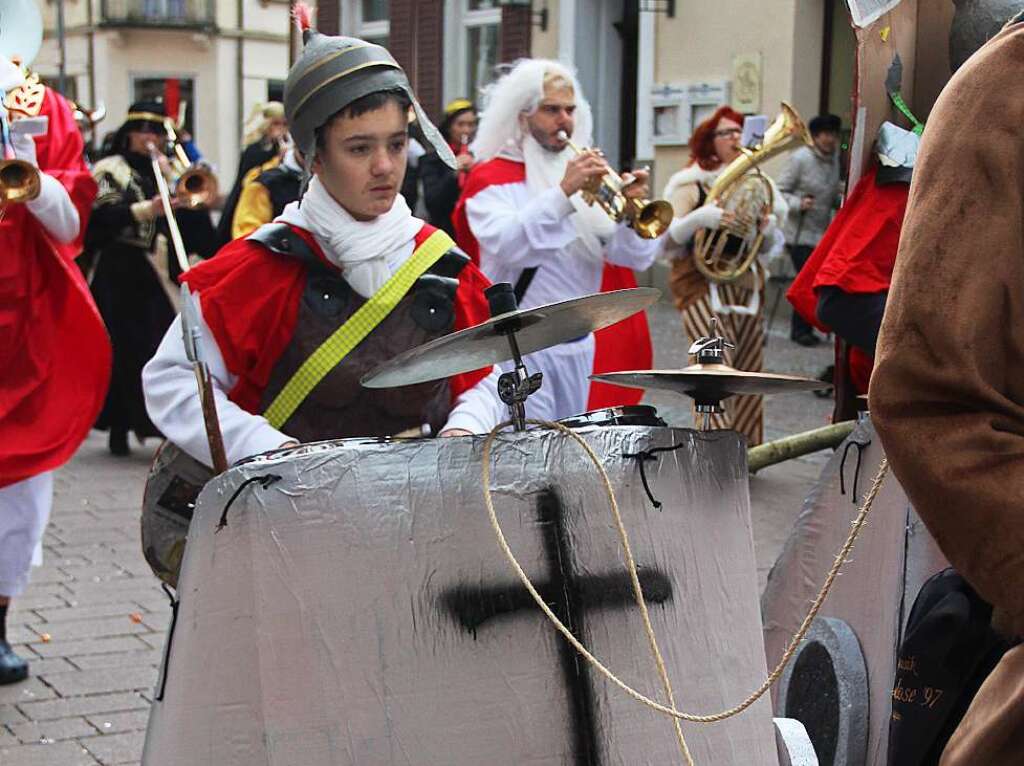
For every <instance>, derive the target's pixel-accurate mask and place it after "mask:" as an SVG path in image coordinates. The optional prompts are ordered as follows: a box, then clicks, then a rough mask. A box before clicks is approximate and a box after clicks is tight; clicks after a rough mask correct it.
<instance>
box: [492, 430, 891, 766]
mask: <svg viewBox="0 0 1024 766" xmlns="http://www.w3.org/2000/svg"><path fill="white" fill-rule="evenodd" d="M527 422H528V423H530V424H533V425H539V426H543V427H545V428H551V429H554V430H556V431H560V432H562V433H564V434H566V435H568V436H569V437H571V438H572V439H574V440H575V441H576V442H577V443H578V444H579V445H580V446H581V447H582V448H583V450H584V452H586V453H587V456H588V457H589V458H590V460H591V462H592V463H593V464H594V466H595V467H596V468H597V471H598V473H599V474H600V476H601V481H602V483H603V484H604V488H605V492H606V493H607V495H608V500H609V503H610V505H611V511H612V516H613V517H614V519H615V524H616V526H617V527H618V532H619V540H620V542H621V543H622V549H623V553H624V555H625V558H626V564H627V566H628V568H629V575H630V580H631V581H632V584H633V595H634V598H635V599H636V602H637V606H638V607H639V609H640V613H641V616H642V618H643V623H644V630H645V631H646V633H647V641H648V643H649V644H650V647H651V652H652V654H653V655H654V659H655V664H656V665H657V667H658V675H659V676H660V678H661V682H662V686H663V687H664V688H665V693H666V694H667V695H668V700H669V705H668V706H665V705H662V704H661V703H659V702H656V701H655V700H652V699H650V698H649V697H646V696H645V695H643V694H641V693H640V692H638V691H637V690H636V689H634V688H633V687H631V686H629V685H628V684H627V683H625V682H624V681H622V680H621V679H620V678H619V677H618V676H616V675H615V674H614V673H612V671H610V670H609V669H608V668H607V667H605V666H604V665H603V664H602V663H601V662H600V660H598V659H597V658H596V657H595V656H594V655H593V654H591V653H590V652H589V651H588V650H587V648H586V647H585V646H583V644H582V643H580V641H579V640H578V639H577V638H576V637H575V636H574V635H573V634H572V632H571V631H570V630H569V629H568V628H567V627H566V626H565V625H564V624H563V623H562V621H561V620H559V619H558V617H557V616H556V615H555V613H554V612H553V611H552V610H551V608H550V607H549V606H548V605H547V603H545V601H544V599H543V598H542V597H541V595H540V594H539V593H538V592H537V589H536V588H534V586H533V583H531V582H530V578H529V576H528V575H527V574H526V572H524V571H523V568H522V567H521V566H520V565H519V562H518V561H517V560H516V557H515V554H514V553H512V549H511V548H510V547H509V544H508V541H507V540H506V539H505V535H504V533H503V532H502V529H501V524H500V523H499V522H498V515H497V513H496V512H495V510H494V502H493V499H492V498H491V448H492V446H493V444H494V440H495V438H496V437H497V435H498V433H499V432H500V431H501V430H502V429H504V428H506V427H508V426H509V425H510V423H509V422H505V423H500V424H498V425H497V426H495V427H494V428H493V429H492V430H491V432H490V433H489V434H488V435H487V438H486V439H485V440H484V447H483V467H482V479H483V489H484V505H485V506H486V507H487V513H488V515H489V516H490V520H491V527H492V529H493V530H494V533H495V536H496V537H497V538H498V546H499V547H500V548H501V550H502V552H503V553H504V554H505V558H506V559H508V562H509V564H510V565H511V566H512V569H513V570H514V571H515V573H516V575H517V576H518V577H519V580H520V581H521V582H522V583H523V586H524V587H525V588H526V590H527V592H528V593H529V594H530V596H531V597H532V598H533V600H534V601H535V602H536V604H537V606H538V608H540V610H541V611H542V612H543V613H544V614H545V615H546V616H547V618H548V619H549V620H550V621H551V623H552V624H553V625H554V626H555V628H556V629H557V630H558V632H559V633H561V634H562V635H563V636H564V637H565V639H566V640H567V641H568V642H569V643H570V644H571V645H572V647H573V648H574V649H576V651H577V652H579V653H580V655H582V656H583V657H584V659H586V660H587V662H589V663H590V664H591V666H593V667H594V669H595V670H597V671H598V672H599V673H600V674H601V675H603V676H604V677H605V678H606V679H607V680H608V681H610V682H611V683H613V684H614V685H616V686H618V687H619V688H620V689H621V690H622V691H624V692H625V693H626V694H628V695H629V696H630V697H632V698H633V699H635V700H636V701H637V702H640V703H642V704H644V705H646V706H647V707H649V708H651V709H652V710H655V711H657V712H659V713H662V714H663V715H667V716H669V717H671V718H673V719H675V727H676V736H677V739H678V741H679V745H680V750H681V752H682V754H683V758H684V759H685V761H686V763H687V764H688V766H693V758H692V757H691V755H690V753H689V750H688V748H687V746H686V741H685V739H684V738H683V734H682V730H681V728H680V726H679V721H680V720H683V721H690V722H692V723H715V722H717V721H723V720H725V719H726V718H731V717H733V716H735V715H738V714H739V713H742V712H743V711H744V710H746V709H747V708H748V707H750V706H751V705H753V704H754V703H755V702H757V700H758V699H760V698H761V697H762V696H763V695H764V693H765V692H766V691H768V690H769V689H770V688H771V687H772V685H773V684H774V683H775V682H776V681H778V679H779V677H780V676H781V675H782V671H783V669H784V668H785V666H786V664H787V663H788V662H789V661H790V660H791V659H792V657H793V654H794V653H795V652H796V649H797V647H798V646H799V645H800V642H801V641H802V640H803V638H804V636H805V635H806V634H807V631H808V630H809V629H810V627H811V623H813V622H814V618H815V617H816V616H817V614H818V612H819V610H820V609H821V606H822V604H823V603H824V602H825V599H826V598H827V597H828V594H829V592H830V591H831V590H832V585H833V584H834V582H835V579H836V576H837V575H838V574H839V570H840V568H841V567H842V566H843V564H844V563H846V560H847V558H849V555H850V551H851V550H852V548H853V545H854V542H856V540H857V537H858V536H859V535H860V532H861V530H862V529H863V528H864V524H865V522H866V521H867V517H868V513H869V512H870V511H871V506H872V504H873V503H874V501H875V498H876V497H877V496H878V492H879V490H880V489H881V487H882V482H883V481H884V479H885V476H886V474H887V473H888V470H889V461H888V459H886V458H883V459H882V462H881V464H880V465H879V467H878V473H877V474H876V475H875V479H874V481H873V482H872V484H871V489H870V490H868V493H867V495H866V496H865V498H864V503H863V504H862V505H861V507H860V510H859V512H858V513H857V516H856V518H855V519H854V521H853V525H852V529H851V530H850V534H849V536H848V537H847V538H846V542H844V543H843V546H842V547H841V548H840V550H839V553H838V554H837V555H836V558H835V561H834V562H833V564H832V567H831V569H830V570H829V572H828V576H827V577H826V578H825V583H824V584H823V585H822V587H821V590H820V591H819V592H818V595H817V597H816V598H815V599H814V602H813V603H812V604H811V607H810V609H809V610H808V611H807V615H806V616H805V617H804V620H803V622H802V623H801V624H800V628H799V629H798V630H797V632H796V634H795V635H794V636H793V638H792V639H791V640H790V642H789V644H788V646H787V647H786V651H785V652H784V653H783V655H782V659H780V660H779V663H778V664H777V665H776V666H775V669H774V670H773V671H772V672H771V673H769V674H768V677H767V678H766V679H765V681H764V683H763V684H761V686H760V687H759V688H758V689H756V690H755V691H754V692H752V693H751V694H750V695H749V696H748V697H747V698H746V699H745V700H743V701H742V702H741V703H739V704H738V705H736V706H734V707H731V708H729V709H728V710H723V711H721V712H719V713H713V714H709V715H698V714H694V713H684V712H682V711H680V710H677V709H676V706H675V701H674V697H673V694H672V687H671V682H670V681H669V678H668V672H667V670H666V668H665V663H664V660H663V659H662V656H661V652H660V651H659V650H658V642H657V639H656V638H655V636H654V629H653V627H652V626H651V621H650V616H649V615H648V612H647V604H646V603H645V601H644V597H643V591H642V590H641V588H640V580H639V578H638V576H637V571H636V562H635V561H634V559H633V552H632V548H631V547H630V545H629V538H628V535H627V534H626V528H625V525H624V524H623V522H622V515H621V514H620V513H619V506H618V502H617V501H616V499H615V492H614V490H613V489H612V485H611V480H610V479H609V478H608V473H607V472H606V471H605V470H604V467H603V466H602V465H601V462H600V460H599V458H598V457H597V454H596V453H595V452H594V450H593V449H592V448H591V446H590V445H589V444H587V443H586V442H585V441H584V440H583V438H582V437H580V436H579V434H577V433H576V432H575V431H573V430H571V429H569V428H567V427H566V426H564V425H562V424H561V423H552V422H549V421H544V420H528V421H527Z"/></svg>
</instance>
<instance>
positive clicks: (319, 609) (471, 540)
mask: <svg viewBox="0 0 1024 766" xmlns="http://www.w3.org/2000/svg"><path fill="white" fill-rule="evenodd" d="M579 436H580V437H581V438H582V439H584V440H585V442H586V443H587V445H588V446H589V447H590V448H591V449H593V450H594V451H595V453H596V454H597V455H598V456H599V459H600V460H601V461H602V464H603V465H604V467H605V469H606V471H607V473H608V476H609V480H610V482H611V484H612V486H613V487H614V488H615V492H616V497H617V500H618V503H619V507H620V510H621V513H622V517H623V522H624V524H625V525H626V527H627V529H628V530H629V532H630V537H631V543H632V548H633V553H634V555H635V557H636V561H637V565H638V572H639V574H640V581H641V585H642V588H643V591H644V594H645V598H646V601H647V603H648V604H649V608H650V617H651V620H652V623H653V626H654V630H655V632H656V634H657V636H658V638H659V642H660V644H661V650H662V654H663V656H664V658H665V661H666V663H667V665H668V673H669V676H670V677H671V679H672V681H673V682H674V685H675V688H676V690H677V695H678V699H679V700H680V704H681V705H684V706H685V707H686V708H687V709H689V710H696V711H699V712H709V711H714V710H721V709H724V708H726V707H730V706H732V705H733V704H735V703H736V702H738V701H739V700H741V699H742V698H743V697H745V696H746V695H747V694H748V693H749V691H750V690H751V689H753V688H756V687H757V686H758V685H759V684H760V683H761V681H762V680H763V679H764V677H765V674H766V672H767V671H766V667H765V659H764V645H763V641H762V638H761V621H760V611H759V605H758V593H757V573H756V565H755V560H754V553H753V544H752V540H751V537H750V512H749V505H748V493H747V476H746V470H745V461H744V457H745V448H744V445H743V443H742V440H741V438H740V437H739V436H738V435H737V434H735V433H732V432H715V433H700V432H696V431H691V430H683V429H671V428H665V427H662V426H635V425H626V426H618V427H615V428H585V429H583V430H581V431H580V432H579ZM482 444H483V439H482V438H481V437H460V438H450V439H416V440H410V441H389V442H378V441H368V440H345V441H339V442H330V443H324V444H322V445H303V446H302V447H297V448H294V449H291V450H283V451H279V452H277V453H271V454H266V455H262V456H259V457H256V458H254V459H252V460H249V461H247V462H246V463H244V464H241V465H237V466H235V467H233V468H231V469H230V470H228V471H227V472H226V473H224V474H222V475H220V476H218V477H216V478H214V479H213V480H212V481H210V482H209V484H208V485H207V486H206V487H205V488H204V489H203V491H202V493H201V494H200V495H199V499H198V502H197V503H196V505H195V508H194V513H193V517H192V524H191V529H190V531H189V539H188V546H187V547H186V548H185V552H184V559H183V561H182V566H181V582H180V588H179V589H178V594H179V597H180V601H179V604H178V609H177V619H176V621H175V622H174V624H172V625H171V627H170V628H169V633H168V636H167V640H166V647H167V654H166V656H165V660H164V665H163V669H162V677H163V678H164V681H165V683H162V684H161V687H160V690H159V694H158V695H157V699H156V700H155V701H154V704H153V707H152V712H151V714H150V719H149V728H148V731H147V735H146V746H145V753H144V757H143V762H144V763H146V764H147V766H186V765H187V766H243V765H244V766H284V765H286V764H289V765H290V764H303V766H341V765H342V764H350V765H355V764H359V765H360V766H437V765H438V764H445V765H446V766H477V765H478V764H497V763H501V764H525V763H533V764H541V763H544V764H552V763H559V764H561V763H590V764H604V765H606V766H611V765H612V764H636V763H678V762H680V754H679V749H678V746H677V743H676V740H675V735H674V732H673V726H672V723H671V722H670V721H669V720H668V719H666V718H665V717H663V716H661V715H659V714H657V713H655V712H653V711H651V710H649V709H648V708H645V707H643V706H640V705H639V704H638V703H636V702H635V701H633V700H632V699H630V698H629V697H627V696H626V695H624V694H623V693H622V692H620V691H619V690H618V689H616V688H615V687H613V686H612V685H611V684H610V683H607V682H606V681H605V680H603V678H602V677H601V676H600V675H598V673H597V671H596V670H594V669H592V668H591V667H590V666H589V665H588V664H587V663H585V662H583V661H581V660H580V659H579V658H578V656H577V655H576V653H575V651H574V650H573V649H572V648H571V647H570V646H569V644H568V643H567V642H566V641H565V640H564V639H563V638H562V637H561V636H560V635H558V634H557V633H556V632H555V630H554V629H553V628H552V626H551V625H550V624H549V623H548V621H547V618H546V617H545V616H544V614H543V612H541V611H540V609H539V608H537V606H536V604H535V603H534V602H533V600H532V598H531V597H530V596H529V594H528V593H527V591H526V590H525V588H524V587H523V585H522V583H521V582H520V581H519V580H518V579H517V577H516V575H515V573H514V571H513V570H512V568H511V566H510V565H509V563H508V562H507V561H506V559H505V558H504V556H503V554H502V553H501V550H500V549H499V547H498V544H497V540H496V536H495V533H494V530H493V529H492V527H491V522H490V519H489V516H488V513H487V511H486V508H485V506H484V503H483V494H482V491H481V470H482V462H481V461H482ZM656 449H674V451H673V452H671V453H666V452H659V453H657V454H656V455H655V456H654V457H652V459H651V460H649V461H647V462H646V468H647V475H648V478H649V480H650V483H651V487H652V490H653V492H654V493H655V494H656V495H657V496H658V498H659V499H660V500H661V501H662V502H663V507H662V509H661V510H660V511H659V510H655V508H654V507H653V506H652V505H651V503H650V501H649V500H648V497H647V494H646V493H645V492H644V489H643V486H642V484H641V481H640V475H639V470H638V467H637V460H636V459H634V458H632V457H626V455H629V454H637V453H643V452H645V451H651V450H656ZM666 455H668V457H666ZM491 471H492V473H491V486H492V488H493V502H494V506H495V510H496V513H497V515H498V519H499V521H500V523H501V525H502V527H503V530H504V534H505V536H506V537H507V539H508V542H509V545H510V546H511V548H512V549H513V550H514V551H515V554H516V556H517V558H518V559H519V562H520V564H521V565H522V567H523V568H524V570H525V571H526V573H527V574H528V575H529V577H530V579H531V581H532V582H533V584H534V585H535V586H536V587H537V588H538V589H539V590H540V592H541V595H542V597H543V598H544V600H545V602H547V603H549V604H551V605H552V607H551V608H552V609H554V610H555V611H556V613H558V614H559V616H560V617H561V618H562V619H563V621H564V622H566V623H567V624H571V625H572V626H573V629H574V630H575V631H576V634H577V635H578V636H579V637H580V638H581V639H582V640H583V641H584V643H586V644H587V645H588V646H589V647H590V648H591V649H592V650H593V651H594V652H595V654H596V655H597V656H598V657H599V658H600V659H601V660H602V661H603V662H605V663H607V664H608V666H609V667H611V668H612V670H613V671H615V672H616V673H617V674H619V675H620V676H621V677H622V678H623V679H625V680H626V681H627V682H628V683H629V684H631V685H632V686H634V687H636V688H637V689H638V690H640V691H641V692H642V693H644V694H646V695H648V696H651V697H653V698H657V699H664V692H663V691H662V690H661V688H660V684H659V682H658V675H657V672H656V670H655V664H654V660H653V658H652V657H651V655H650V653H649V650H648V648H647V646H646V639H645V634H644V628H643V624H642V619H641V616H640V610H639V609H638V608H637V605H636V603H635V602H634V600H633V596H632V590H631V584H630V581H629V576H628V573H627V571H626V569H625V567H624V564H623V562H622V552H621V546H620V543H619V539H618V533H617V531H616V527H615V524H614V522H613V519H612V516H611V512H610V510H609V503H608V498H607V495H606V494H605V491H604V488H603V484H602V482H601V479H600V477H599V475H598V474H597V473H596V472H595V469H594V466H593V464H592V463H591V462H590V460H589V459H588V457H587V456H586V454H585V453H584V451H583V450H582V448H581V446H580V445H579V444H578V443H577V442H576V441H575V440H574V439H573V438H572V436H571V435H569V434H566V433H562V432H557V431H553V430H548V429H531V430H528V431H525V432H515V433H513V432H503V433H501V434H500V435H499V436H497V437H496V439H495V442H494V449H493V453H492V457H491ZM271 477H274V480H273V482H270V481H269V479H270V478H271ZM231 498H234V500H233V502H232V503H231V505H230V508H229V509H228V510H227V513H226V515H225V504H226V503H227V501H228V500H229V499H231ZM222 517H225V518H226V526H224V527H223V528H221V529H220V530H219V531H216V532H215V530H216V529H217V527H218V525H219V523H220V521H221V520H222ZM723 562H728V565H727V566H726V565H723ZM722 594H728V598H723V597H722ZM726 639H728V640H726ZM684 730H685V731H686V735H687V739H688V743H689V745H690V749H691V751H692V753H693V755H694V757H695V758H696V760H697V762H698V763H715V764H718V765H719V766H729V765H730V764H735V765H737V766H738V765H739V764H744V765H745V764H750V763H757V764H766V765H768V766H773V765H774V764H776V763H777V760H776V744H775V734H774V731H773V725H772V716H771V709H770V704H769V701H768V699H767V698H764V699H762V700H760V701H759V702H758V703H756V704H755V705H754V706H753V707H751V708H750V709H749V710H747V711H746V712H745V713H744V714H743V715H741V716H738V717H736V718H732V719H729V720H728V721H725V722H723V723H721V724H717V725H715V726H701V727H695V726H684Z"/></svg>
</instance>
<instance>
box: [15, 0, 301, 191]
mask: <svg viewBox="0 0 1024 766" xmlns="http://www.w3.org/2000/svg"><path fill="white" fill-rule="evenodd" d="M63 2H64V29H65V43H64V72H65V80H64V82H65V88H64V92H65V95H67V96H68V97H69V98H72V99H74V100H75V101H78V102H79V103H81V104H84V105H85V106H87V107H90V108H92V107H95V106H97V105H99V104H103V105H104V106H105V107H106V109H107V117H106V119H105V120H104V121H103V122H101V123H99V125H98V126H97V134H98V136H97V138H96V141H97V143H98V142H99V141H100V140H101V138H102V136H103V135H104V134H106V133H108V132H110V131H113V130H116V129H117V127H118V126H119V125H120V124H121V122H122V121H123V120H124V117H125V114H126V113H127V111H128V107H129V105H130V104H131V103H132V102H133V101H135V100H137V99H140V98H152V97H156V96H159V97H162V98H164V100H165V103H167V104H168V106H169V107H170V109H171V111H175V112H176V111H177V109H176V108H175V104H177V105H178V107H179V108H181V109H182V110H183V111H182V113H183V114H184V118H185V126H186V128H187V129H188V130H189V132H191V134H192V135H193V137H194V139H195V141H196V143H197V145H198V146H199V148H200V150H201V151H202V152H203V154H204V156H205V157H206V159H208V160H209V161H210V162H212V163H213V165H214V166H215V168H216V169H217V171H218V175H219V176H220V178H221V181H222V185H224V184H227V185H229V184H230V183H231V181H232V180H233V179H234V174H235V170H236V167H237V163H238V157H239V148H240V147H239V144H240V142H241V138H242V124H243V122H244V121H245V118H246V117H247V116H248V115H249V113H250V111H251V110H252V108H253V107H254V106H255V105H256V104H257V103H259V102H263V101H266V100H268V99H280V98H281V94H282V92H283V88H284V79H285V77H286V75H287V72H288V64H289V37H290V33H289V26H290V22H289V7H288V3H287V2H280V1H279V0H63ZM40 7H41V10H42V12H43V19H44V28H45V31H44V41H43V48H42V50H41V51H40V53H39V56H38V57H37V59H36V61H35V62H34V64H33V68H34V69H35V70H36V71H38V72H39V73H40V74H41V75H42V76H43V77H44V78H46V80H47V81H48V82H49V83H50V84H53V85H56V84H57V82H58V76H59V71H60V58H61V53H60V46H59V42H58V39H57V34H56V27H57V7H56V4H55V2H53V0H49V1H47V2H40Z"/></svg>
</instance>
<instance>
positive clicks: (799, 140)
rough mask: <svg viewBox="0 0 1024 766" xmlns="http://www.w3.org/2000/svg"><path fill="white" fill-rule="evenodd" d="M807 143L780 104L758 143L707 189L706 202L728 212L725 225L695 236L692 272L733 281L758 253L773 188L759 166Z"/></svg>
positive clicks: (784, 105)
mask: <svg viewBox="0 0 1024 766" xmlns="http://www.w3.org/2000/svg"><path fill="white" fill-rule="evenodd" d="M804 144H806V145H807V146H810V145H811V135H810V133H808V131H807V127H806V126H805V125H804V123H803V120H801V119H800V115H799V114H797V111H796V110H795V109H794V108H793V107H792V106H790V105H789V104H787V103H786V102H785V101H783V102H782V112H781V113H780V114H779V116H778V117H777V118H776V119H775V122H773V123H772V124H771V126H770V127H769V128H768V130H767V131H765V134H764V138H763V139H762V141H761V144H760V145H759V146H757V147H755V148H754V149H741V150H740V151H741V152H742V154H740V156H739V157H737V158H736V159H734V160H733V161H732V162H730V163H729V164H728V165H727V166H726V168H725V170H723V171H722V174H721V175H720V176H718V179H717V180H716V181H715V183H714V184H713V185H712V186H711V189H710V190H709V191H708V196H707V204H712V203H714V204H717V205H718V206H719V207H721V208H722V209H724V210H726V211H728V212H731V213H732V214H733V220H732V222H731V223H730V224H728V225H724V224H723V225H722V226H721V227H720V228H718V229H717V230H709V229H702V230H701V231H699V232H697V235H696V237H695V238H694V248H693V257H694V260H695V262H696V266H697V270H698V271H699V272H700V273H701V274H703V275H704V277H705V278H707V279H709V280H711V281H712V282H717V283H719V284H725V283H728V282H735V281H736V280H737V279H739V278H740V277H741V276H743V275H744V274H746V273H747V271H748V270H749V269H750V267H751V265H752V264H753V262H754V259H755V258H757V256H758V253H760V251H761V245H762V243H763V241H764V233H763V232H762V231H761V221H762V219H763V218H764V216H765V215H767V214H768V213H770V212H771V210H772V206H773V204H774V202H775V192H774V190H773V188H772V184H771V182H770V181H769V180H768V178H767V176H765V175H764V174H763V173H762V172H761V169H760V165H761V164H762V163H764V162H766V161H768V160H769V159H771V158H772V157H775V156H776V155H779V154H782V153H783V152H787V151H789V150H790V149H795V148H797V147H798V146H801V145H804Z"/></svg>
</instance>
